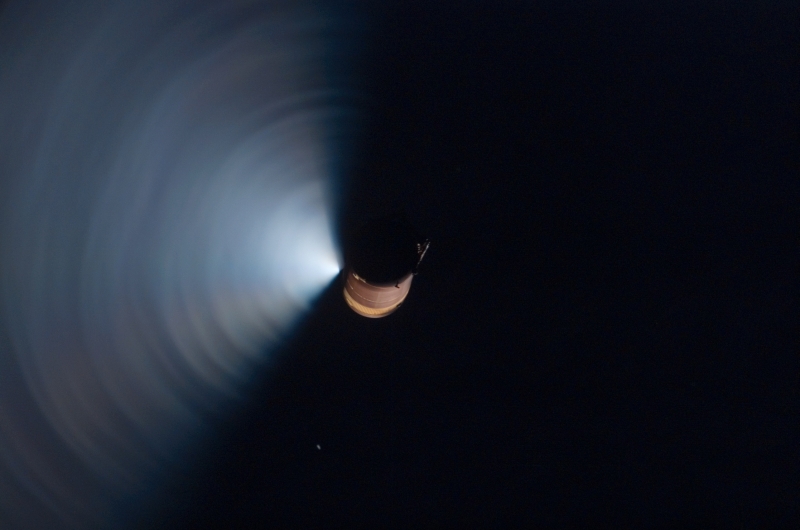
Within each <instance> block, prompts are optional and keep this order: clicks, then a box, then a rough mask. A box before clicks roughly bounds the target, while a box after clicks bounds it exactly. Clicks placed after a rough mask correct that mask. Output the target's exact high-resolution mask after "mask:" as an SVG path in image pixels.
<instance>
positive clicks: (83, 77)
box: [0, 0, 352, 529]
mask: <svg viewBox="0 0 800 530" xmlns="http://www.w3.org/2000/svg"><path fill="white" fill-rule="evenodd" d="M130 4H131V5H130V6H114V7H109V6H108V5H107V3H106V2H73V3H67V4H58V5H53V4H52V3H47V2H42V3H37V2H29V1H26V2H17V3H13V2H12V3H11V4H10V5H8V6H7V7H6V8H5V10H4V11H2V12H0V64H2V68H0V169H2V174H3V177H2V182H0V196H1V197H2V198H1V199H0V201H2V217H1V218H0V219H1V220H2V225H1V227H2V233H0V273H1V274H2V282H1V283H0V289H1V291H0V301H1V302H2V306H0V310H1V311H2V312H1V313H0V341H2V342H0V527H2V528H37V529H40V528H103V527H115V528H116V527H121V526H124V522H125V520H126V519H127V518H128V516H129V515H130V512H132V511H136V510H137V507H136V502H137V499H140V500H141V502H142V503H143V504H142V506H144V505H145V503H146V500H147V498H148V495H149V494H150V493H151V491H152V485H153V484H154V483H156V482H158V481H159V480H161V479H163V478H165V477H168V476H169V473H170V472H171V470H173V469H176V468H178V467H180V465H182V464H183V462H182V461H181V458H182V457H183V456H184V455H186V454H188V453H187V451H188V449H187V448H191V445H192V442H193V441H195V440H197V439H198V438H202V436H204V435H207V434H208V433H207V430H208V426H207V421H206V420H205V419H204V418H209V417H212V418H213V417H215V416H219V415H221V414H224V413H225V411H226V410H228V409H229V407H231V406H235V404H236V402H237V401H236V400H237V399H239V398H241V397H242V396H243V395H244V394H245V393H246V388H247V383H248V381H249V380H250V379H251V378H252V377H253V375H254V374H255V373H257V371H258V370H260V369H263V367H264V361H265V358H264V356H265V352H268V351H269V345H270V344H271V343H273V341H276V340H279V339H280V338H281V337H282V336H283V335H285V334H286V332H287V330H289V329H290V328H291V325H292V323H293V322H295V321H296V320H297V319H298V318H299V317H301V316H302V314H303V313H304V312H305V311H307V310H308V309H309V304H310V303H311V302H312V301H313V299H314V297H315V296H316V295H318V294H319V293H320V292H321V290H322V289H324V288H325V286H326V285H327V284H328V283H329V282H330V280H331V279H332V278H333V277H334V276H335V275H336V274H337V273H338V271H339V268H340V256H339V254H338V247H337V244H336V241H335V237H334V227H333V223H334V220H335V216H336V211H335V198H334V196H333V193H332V187H333V185H334V184H335V181H334V179H335V178H336V177H337V172H338V168H339V167H340V164H341V163H342V161H341V160H340V158H339V157H338V156H337V155H336V153H338V152H340V147H341V145H342V142H343V141H346V137H347V134H346V133H347V127H346V126H347V124H349V123H352V119H351V118H352V112H351V110H350V108H349V106H348V105H346V104H344V103H342V102H345V101H349V100H350V99H348V98H349V96H348V93H347V92H346V88H347V87H346V86H344V84H343V81H342V80H343V79H345V78H346V76H345V75H344V73H345V70H344V69H343V66H344V65H343V64H342V62H343V61H342V60H343V59H346V58H347V55H348V53H347V52H346V47H347V46H349V44H348V42H349V40H348V38H347V35H346V32H345V31H343V30H341V29H340V28H341V26H340V24H341V20H340V19H337V18H334V17H332V16H331V15H330V14H325V13H323V12H321V11H320V10H319V9H314V6H313V5H311V4H298V3H296V2H284V3H271V4H267V5H262V3H259V2H254V1H243V0H240V1H234V2H230V1H229V2H197V3H195V4H193V5H189V6H186V5H184V4H183V3H181V2H177V1H169V0H160V1H138V2H132V3H130Z"/></svg>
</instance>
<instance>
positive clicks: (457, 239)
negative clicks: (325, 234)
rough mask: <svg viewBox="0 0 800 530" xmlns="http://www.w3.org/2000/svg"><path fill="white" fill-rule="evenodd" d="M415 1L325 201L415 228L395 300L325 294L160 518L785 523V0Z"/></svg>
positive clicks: (796, 486) (790, 123)
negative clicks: (341, 182) (342, 190)
mask: <svg viewBox="0 0 800 530" xmlns="http://www.w3.org/2000/svg"><path fill="white" fill-rule="evenodd" d="M434 4H435V3H433V2H420V3H417V4H410V3H403V4H402V6H397V7H394V8H388V9H383V10H381V11H380V13H378V12H377V10H376V9H373V11H375V12H374V13H373V14H374V15H375V18H374V19H373V20H372V22H371V24H372V26H371V27H370V33H369V40H368V43H367V44H368V47H367V55H366V57H367V59H366V60H365V61H364V63H363V64H362V65H361V69H362V71H361V74H360V75H362V77H363V83H364V87H365V88H366V90H367V93H368V94H369V97H370V98H371V99H370V100H369V106H368V108H367V110H366V114H367V115H368V120H367V124H366V127H365V131H364V136H363V138H362V140H361V143H360V144H359V145H358V146H357V148H356V152H355V157H354V158H355V161H356V163H355V165H354V166H353V167H352V168H350V169H349V171H351V173H350V174H348V175H346V177H347V178H348V179H350V183H349V187H348V188H346V197H345V207H344V209H343V211H344V215H345V218H344V219H343V221H342V222H343V225H346V224H347V223H350V224H353V223H356V222H357V220H358V219H359V218H363V216H366V215H372V214H375V213H378V212H380V211H383V210H387V209H393V208H401V209H404V210H405V211H407V212H408V214H409V217H410V218H411V219H412V220H413V222H414V223H415V224H416V225H417V227H418V228H419V229H420V230H421V231H422V232H424V233H425V234H427V235H428V236H429V237H430V238H431V240H432V245H431V249H430V251H429V253H428V255H427V256H426V259H425V261H424V262H423V265H422V267H421V274H420V275H419V276H418V277H417V278H416V279H415V280H414V284H413V287H412V289H411V293H410V296H409V299H408V301H407V302H406V304H405V305H404V306H403V308H402V309H401V310H399V311H398V312H397V313H396V314H395V315H393V316H391V317H389V318H386V319H383V320H378V321H374V320H368V319H363V318H361V317H359V316H357V315H356V314H355V313H352V312H351V311H349V310H348V309H347V307H346V306H345V304H344V302H343V300H342V298H341V293H340V291H341V283H340V282H337V283H335V284H334V285H332V286H331V288H330V289H329V290H328V291H327V292H326V293H325V294H324V295H323V297H322V299H321V300H320V302H319V304H318V306H317V308H316V309H315V311H314V313H313V314H311V315H310V316H309V318H308V319H307V320H305V321H304V323H303V324H302V325H301V327H300V329H299V330H298V332H297V334H296V335H295V336H294V337H293V338H292V340H291V341H290V343H288V344H287V345H286V348H285V351H283V352H282V353H281V356H280V359H281V360H280V362H278V363H277V364H276V365H275V366H274V367H273V368H272V369H271V372H270V373H269V374H267V376H266V379H265V380H264V383H263V388H262V389H261V390H258V391H257V392H256V395H255V396H254V398H253V404H252V407H251V409H249V410H247V411H245V412H244V413H242V415H241V416H239V417H237V418H235V419H233V420H232V421H231V425H229V426H228V428H227V431H225V432H226V434H225V435H224V436H223V437H222V438H221V440H220V443H219V446H218V447H216V448H214V450H213V451H212V453H213V458H212V457H209V459H208V462H206V463H207V468H205V469H203V470H201V471H198V472H197V476H195V477H192V480H191V481H189V483H188V484H185V485H184V486H182V490H183V493H182V494H174V495H172V496H171V497H169V500H168V503H169V504H170V509H169V510H168V511H169V512H170V513H171V515H170V516H169V517H167V516H165V517H164V519H162V520H161V522H162V523H164V525H165V526H168V527H173V528H174V527H180V526H181V525H182V526H184V527H187V528H194V527H207V528H270V527H281V526H303V527H309V526H312V527H314V526H321V527H338V526H374V527H387V526H389V527H420V526H428V525H434V524H436V525H442V526H443V525H444V524H445V523H453V524H456V525H458V526H462V527H468V526H473V527H474V526H480V527H498V528H502V527H519V526H524V525H531V526H538V527H568V526H576V525H582V526H600V525H601V524H608V523H617V524H622V525H636V526H648V527H652V526H657V527H659V526H663V527H697V526H702V527H706V528H708V527H725V528H756V527H764V525H768V526H772V525H775V526H780V527H785V528H788V527H796V526H795V525H796V524H798V522H800V474H798V467H799V466H798V464H799V463H800V460H798V458H799V456H798V455H799V454H800V451H798V447H800V445H799V444H800V436H798V420H800V390H798V388H799V383H800V362H798V352H799V351H800V343H799V341H798V322H800V307H799V306H798V224H797V211H798V204H799V203H798V199H800V179H798V171H799V170H800V75H799V72H800V29H799V28H800V7H798V6H797V5H794V4H793V3H790V2H786V3H784V4H783V5H782V7H781V6H779V5H778V4H773V7H770V8H766V7H752V8H742V7H737V8H736V9H734V8H733V6H738V5H741V4H743V3H733V2H731V3H729V4H714V3H705V5H706V7H703V8H685V7H660V8H658V9H655V8H651V9H645V8H642V7H635V8H634V7H630V8H627V9H622V8H615V9H611V8H607V7H600V6H599V4H594V3H583V4H580V5H579V6H578V5H577V4H576V5H575V7H573V8H570V9H565V8H562V7H552V6H551V7H547V6H546V5H543V4H542V5H539V7H532V5H531V4H533V2H519V3H516V4H513V5H512V4H506V5H504V6H503V7H500V6H499V5H498V4H497V3H494V2H483V3H475V2H464V3H457V4H452V3H448V4H447V5H446V6H445V5H438V6H437V5H434ZM683 4H684V3H676V4H673V6H682V5H683ZM759 4H760V5H763V4H762V3H759ZM554 5H555V4H554ZM317 444H319V445H320V447H321V450H317V448H316V445H317Z"/></svg>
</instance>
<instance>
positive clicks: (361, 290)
mask: <svg viewBox="0 0 800 530" xmlns="http://www.w3.org/2000/svg"><path fill="white" fill-rule="evenodd" d="M413 279H414V274H413V273H411V272H409V273H408V274H406V275H405V276H404V277H403V278H401V279H400V280H399V281H398V282H397V283H395V284H389V285H385V284H383V285H375V284H372V283H369V282H368V281H367V280H365V279H363V278H361V277H360V276H359V275H358V274H356V273H355V271H353V269H352V268H350V269H349V270H348V272H347V279H346V280H345V284H344V299H345V301H346V302H347V305H349V306H350V308H351V309H352V310H353V311H355V312H356V313H358V314H359V315H362V316H365V317H368V318H381V317H385V316H387V315H391V314H392V313H394V312H395V311H396V310H397V308H398V307H400V306H401V305H402V303H403V301H404V300H405V299H406V296H408V291H409V290H410V289H411V280H413Z"/></svg>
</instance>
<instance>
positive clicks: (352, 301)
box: [344, 217, 430, 318]
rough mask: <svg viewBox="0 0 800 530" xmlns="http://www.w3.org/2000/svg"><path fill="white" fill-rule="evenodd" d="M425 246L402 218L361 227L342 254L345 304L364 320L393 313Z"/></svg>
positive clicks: (428, 242)
mask: <svg viewBox="0 0 800 530" xmlns="http://www.w3.org/2000/svg"><path fill="white" fill-rule="evenodd" d="M429 245H430V241H428V240H427V239H425V238H423V237H421V236H420V235H419V233H418V232H417V231H416V230H415V229H414V227H413V226H412V225H411V223H409V222H408V221H407V220H406V219H405V218H403V217H389V218H383V219H376V220H373V221H370V222H369V223H367V224H366V225H364V226H363V227H362V228H361V230H360V231H359V232H358V233H357V234H356V236H355V238H354V239H353V242H352V244H351V246H350V248H349V249H348V251H347V253H346V255H345V267H346V276H345V284H344V299H345V301H346V302H347V305H349V306H350V308H351V309H352V310H353V311H355V312H356V313H358V314H359V315H362V316H365V317H368V318H381V317H385V316H387V315H390V314H392V313H394V312H395V311H396V310H397V308H399V307H400V306H401V305H402V304H403V301H404V300H405V299H406V296H408V292H409V289H411V280H413V278H414V276H415V275H416V274H417V269H418V267H419V264H420V262H421V261H422V258H423V257H424V256H425V252H426V251H427V250H428V246H429Z"/></svg>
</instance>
